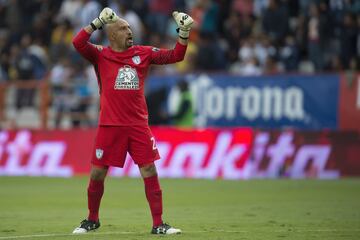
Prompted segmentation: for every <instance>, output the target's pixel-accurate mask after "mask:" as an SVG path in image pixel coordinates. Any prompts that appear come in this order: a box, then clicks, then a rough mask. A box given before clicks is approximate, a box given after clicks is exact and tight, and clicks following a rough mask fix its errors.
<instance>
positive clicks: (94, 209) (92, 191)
mask: <svg viewBox="0 0 360 240" xmlns="http://www.w3.org/2000/svg"><path fill="white" fill-rule="evenodd" d="M144 184H145V194H146V198H147V200H148V202H149V207H150V211H151V216H152V219H153V226H159V225H161V224H162V223H163V221H162V217H161V215H162V192H161V189H160V184H159V179H158V176H157V175H156V176H152V177H148V178H144ZM87 191H88V208H89V216H88V219H89V220H91V221H98V220H99V208H100V201H101V198H102V196H103V193H104V180H98V181H96V180H92V179H90V182H89V186H88V190H87Z"/></svg>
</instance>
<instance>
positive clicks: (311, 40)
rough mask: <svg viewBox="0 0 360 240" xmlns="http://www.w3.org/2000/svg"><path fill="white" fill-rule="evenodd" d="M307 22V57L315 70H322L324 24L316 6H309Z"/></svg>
mask: <svg viewBox="0 0 360 240" xmlns="http://www.w3.org/2000/svg"><path fill="white" fill-rule="evenodd" d="M309 11H310V13H309V20H308V24H307V29H308V32H307V40H308V41H307V45H308V55H309V59H310V60H311V62H312V63H313V64H314V66H315V69H316V70H323V67H324V52H323V45H322V43H323V39H322V37H323V34H322V33H323V30H324V27H325V24H326V22H325V21H324V19H323V18H321V16H320V12H319V8H318V6H317V5H316V4H311V5H310V9H309Z"/></svg>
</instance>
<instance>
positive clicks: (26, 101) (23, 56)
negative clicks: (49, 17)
mask: <svg viewBox="0 0 360 240" xmlns="http://www.w3.org/2000/svg"><path fill="white" fill-rule="evenodd" d="M31 41H32V39H31V37H30V35H24V36H23V37H22V39H21V45H20V49H19V50H17V49H14V56H13V57H14V59H13V60H14V61H13V62H12V64H13V66H14V69H15V70H16V74H17V75H16V77H17V79H18V80H19V81H22V82H28V81H30V80H35V79H41V78H42V77H44V74H45V66H44V64H43V63H42V62H41V60H40V59H39V58H38V57H37V56H35V55H34V54H32V53H31V52H30V51H29V49H30V45H31ZM34 94H35V88H34V86H33V87H26V86H24V87H22V86H20V88H18V89H17V94H16V108H17V109H21V108H22V107H32V106H34V102H33V101H34Z"/></svg>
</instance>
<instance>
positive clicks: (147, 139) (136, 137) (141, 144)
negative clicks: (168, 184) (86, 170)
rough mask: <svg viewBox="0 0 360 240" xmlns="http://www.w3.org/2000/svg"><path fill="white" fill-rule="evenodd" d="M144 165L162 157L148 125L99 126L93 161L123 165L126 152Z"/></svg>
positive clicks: (140, 164) (96, 163)
mask: <svg viewBox="0 0 360 240" xmlns="http://www.w3.org/2000/svg"><path fill="white" fill-rule="evenodd" d="M127 152H129V154H130V156H131V157H132V159H133V160H134V162H135V163H136V164H137V165H139V166H143V165H146V164H149V163H153V162H154V161H155V160H158V159H160V155H159V152H158V149H157V147H156V143H155V138H154V136H153V135H152V133H151V130H150V128H149V127H148V126H99V127H98V129H97V133H96V139H95V145H94V149H93V154H92V155H93V157H92V160H91V163H93V164H94V165H98V166H116V167H123V166H124V163H125V158H126V153H127Z"/></svg>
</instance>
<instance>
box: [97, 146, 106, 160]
mask: <svg viewBox="0 0 360 240" xmlns="http://www.w3.org/2000/svg"><path fill="white" fill-rule="evenodd" d="M95 153H96V158H97V159H100V158H102V156H103V154H104V150H102V149H100V148H97V149H96V151H95Z"/></svg>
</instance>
